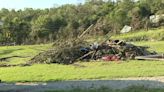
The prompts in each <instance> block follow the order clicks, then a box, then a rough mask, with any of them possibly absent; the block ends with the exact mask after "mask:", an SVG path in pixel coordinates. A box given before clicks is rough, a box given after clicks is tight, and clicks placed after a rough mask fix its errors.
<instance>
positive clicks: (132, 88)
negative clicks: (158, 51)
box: [0, 80, 164, 92]
mask: <svg viewBox="0 0 164 92" xmlns="http://www.w3.org/2000/svg"><path fill="white" fill-rule="evenodd" d="M0 92H164V82H160V81H150V80H86V81H80V80H79V81H58V82H48V83H15V84H14V83H13V84H6V83H1V84H0Z"/></svg>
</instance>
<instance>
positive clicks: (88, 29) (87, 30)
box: [78, 24, 93, 38]
mask: <svg viewBox="0 0 164 92" xmlns="http://www.w3.org/2000/svg"><path fill="white" fill-rule="evenodd" d="M92 27H93V24H92V25H90V26H89V27H88V28H87V29H86V30H85V31H84V32H83V33H82V34H81V35H80V36H79V37H78V38H81V37H83V36H84V35H85V34H86V33H87V32H89V31H90V29H91V28H92Z"/></svg>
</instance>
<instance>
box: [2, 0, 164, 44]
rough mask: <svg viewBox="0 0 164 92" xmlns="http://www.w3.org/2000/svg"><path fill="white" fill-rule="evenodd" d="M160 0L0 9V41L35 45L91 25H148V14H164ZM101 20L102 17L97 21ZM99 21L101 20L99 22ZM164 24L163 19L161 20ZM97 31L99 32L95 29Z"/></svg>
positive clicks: (102, 29) (114, 28)
mask: <svg viewBox="0 0 164 92" xmlns="http://www.w3.org/2000/svg"><path fill="white" fill-rule="evenodd" d="M162 1H163V0H138V1H136V0H116V1H113V0H86V2H85V4H79V5H71V4H67V5H63V6H60V7H53V8H50V9H43V10H41V9H32V8H26V9H24V10H17V11H16V10H14V9H12V10H8V9H4V8H3V9H1V10H0V20H1V21H3V22H4V25H2V26H0V43H1V45H2V44H3V45H6V43H13V42H15V43H16V44H35V43H47V42H53V41H54V40H57V39H59V38H64V39H67V38H74V37H77V36H78V35H79V34H80V33H81V32H83V31H84V30H85V29H87V28H88V27H89V26H90V25H91V24H97V25H96V27H95V28H94V30H96V31H93V32H92V33H95V34H96V35H97V34H100V33H101V34H107V33H108V32H112V33H115V34H117V33H119V31H120V29H121V28H122V27H123V26H124V25H130V26H132V27H133V29H134V30H137V29H143V28H148V27H150V26H151V25H150V24H149V16H150V15H152V14H163V13H164V11H163V9H164V2H162ZM100 19H101V20H100ZM99 20H100V21H99ZM160 23H161V24H162V23H163V20H161V21H160ZM97 31H98V32H97Z"/></svg>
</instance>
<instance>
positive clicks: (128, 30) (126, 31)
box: [121, 25, 132, 33]
mask: <svg viewBox="0 0 164 92" xmlns="http://www.w3.org/2000/svg"><path fill="white" fill-rule="evenodd" d="M131 30H132V27H130V26H127V25H125V26H124V27H123V29H122V30H121V33H128V32H130V31H131Z"/></svg>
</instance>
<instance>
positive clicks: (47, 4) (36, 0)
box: [0, 0, 85, 10]
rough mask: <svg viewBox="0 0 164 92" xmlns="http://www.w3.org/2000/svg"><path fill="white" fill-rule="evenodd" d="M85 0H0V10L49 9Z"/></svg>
mask: <svg viewBox="0 0 164 92" xmlns="http://www.w3.org/2000/svg"><path fill="white" fill-rule="evenodd" d="M84 1H85V0H0V9H1V8H7V9H16V10H18V9H24V8H35V9H36V8H41V9H44V8H51V7H54V6H56V5H57V6H59V5H63V4H78V3H84Z"/></svg>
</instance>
